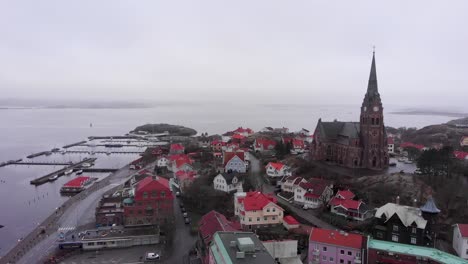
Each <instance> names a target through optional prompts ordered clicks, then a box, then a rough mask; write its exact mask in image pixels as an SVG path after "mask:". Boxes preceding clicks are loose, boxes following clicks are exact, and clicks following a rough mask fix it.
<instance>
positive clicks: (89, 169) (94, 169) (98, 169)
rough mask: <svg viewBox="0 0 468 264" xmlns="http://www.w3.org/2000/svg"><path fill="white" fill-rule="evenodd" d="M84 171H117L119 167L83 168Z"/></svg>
mask: <svg viewBox="0 0 468 264" xmlns="http://www.w3.org/2000/svg"><path fill="white" fill-rule="evenodd" d="M82 170H83V172H116V171H118V170H119V169H106V168H83V169H82Z"/></svg>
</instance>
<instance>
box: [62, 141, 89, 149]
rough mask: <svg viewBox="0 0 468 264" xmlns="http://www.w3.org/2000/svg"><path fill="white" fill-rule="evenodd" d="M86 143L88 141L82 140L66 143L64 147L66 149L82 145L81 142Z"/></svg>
mask: <svg viewBox="0 0 468 264" xmlns="http://www.w3.org/2000/svg"><path fill="white" fill-rule="evenodd" d="M84 143H86V141H80V142H76V143H72V144H68V145H65V146H63V147H62V148H64V149H66V148H71V147H74V146H78V145H81V144H84Z"/></svg>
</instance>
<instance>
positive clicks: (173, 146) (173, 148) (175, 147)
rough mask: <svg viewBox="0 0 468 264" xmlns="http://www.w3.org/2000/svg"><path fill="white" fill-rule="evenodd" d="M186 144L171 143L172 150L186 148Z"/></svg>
mask: <svg viewBox="0 0 468 264" xmlns="http://www.w3.org/2000/svg"><path fill="white" fill-rule="evenodd" d="M184 149H185V148H184V146H182V145H181V144H171V151H176V150H182V151H183V150H184Z"/></svg>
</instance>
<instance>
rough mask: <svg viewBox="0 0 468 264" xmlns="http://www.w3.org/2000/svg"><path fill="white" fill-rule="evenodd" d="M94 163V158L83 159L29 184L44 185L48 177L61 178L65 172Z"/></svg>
mask: <svg viewBox="0 0 468 264" xmlns="http://www.w3.org/2000/svg"><path fill="white" fill-rule="evenodd" d="M94 161H96V158H87V159H84V160H82V161H80V162H78V163H74V164H72V165H70V166H68V167H65V168H63V169H60V170H57V171H54V172H51V173H49V174H47V175H45V176H42V177H39V178H37V179H34V180H32V181H30V182H29V183H31V184H32V185H41V184H44V183H46V182H48V181H49V178H50V177H53V176H54V175H57V176H59V177H60V176H62V175H64V174H65V172H66V171H68V170H70V169H75V168H77V167H79V166H81V165H82V164H84V163H93V162H94Z"/></svg>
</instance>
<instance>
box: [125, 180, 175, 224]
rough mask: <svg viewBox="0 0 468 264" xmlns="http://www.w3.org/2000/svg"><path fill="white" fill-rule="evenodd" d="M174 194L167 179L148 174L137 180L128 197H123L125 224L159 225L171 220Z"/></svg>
mask: <svg viewBox="0 0 468 264" xmlns="http://www.w3.org/2000/svg"><path fill="white" fill-rule="evenodd" d="M173 203H174V196H173V195H172V192H171V190H170V188H169V181H168V180H167V179H165V178H162V177H158V176H152V177H151V176H149V177H146V178H144V179H143V180H141V181H140V182H138V183H137V184H136V185H135V187H134V188H133V190H132V194H131V196H130V197H128V198H125V199H124V201H123V204H124V217H125V226H136V225H161V224H165V223H170V222H172V221H173V217H174V210H173Z"/></svg>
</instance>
